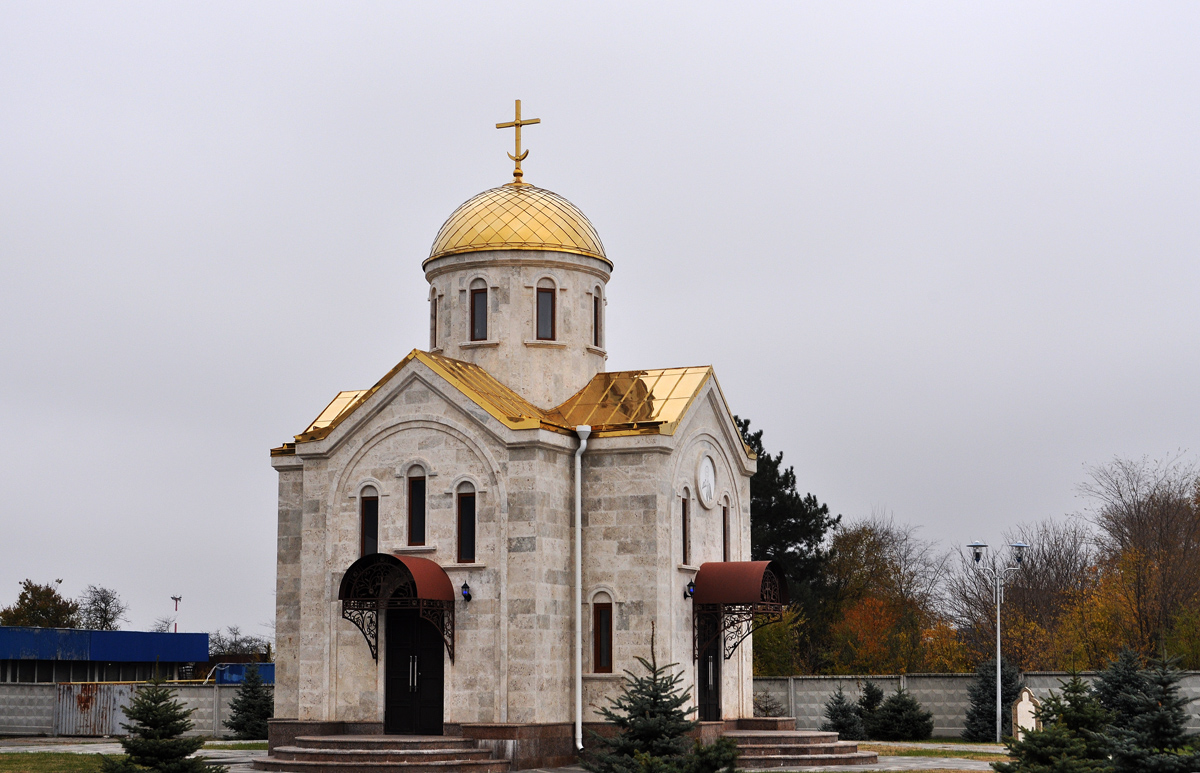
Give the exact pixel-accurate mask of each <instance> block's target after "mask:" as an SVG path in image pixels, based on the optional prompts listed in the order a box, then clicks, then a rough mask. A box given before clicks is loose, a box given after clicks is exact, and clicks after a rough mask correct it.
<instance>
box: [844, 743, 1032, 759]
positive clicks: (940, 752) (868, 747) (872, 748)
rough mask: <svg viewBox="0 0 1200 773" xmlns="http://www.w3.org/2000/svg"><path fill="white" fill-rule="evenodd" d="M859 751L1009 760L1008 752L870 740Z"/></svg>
mask: <svg viewBox="0 0 1200 773" xmlns="http://www.w3.org/2000/svg"><path fill="white" fill-rule="evenodd" d="M858 749H859V751H864V752H875V753H876V754H878V755H879V756H881V757H883V756H888V757H943V758H952V759H956V760H979V761H980V762H1008V761H1009V760H1010V759H1011V758H1010V757H1009V756H1008V755H1007V754H988V753H986V752H972V751H966V750H964V751H958V750H957V749H922V748H920V747H914V746H883V745H880V744H873V743H870V742H859V744H858Z"/></svg>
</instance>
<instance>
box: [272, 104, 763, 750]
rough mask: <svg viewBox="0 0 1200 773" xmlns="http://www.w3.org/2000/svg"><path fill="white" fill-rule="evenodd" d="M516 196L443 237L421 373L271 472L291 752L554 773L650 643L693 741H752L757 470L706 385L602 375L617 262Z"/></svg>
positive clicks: (323, 420)
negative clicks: (731, 736) (338, 745)
mask: <svg viewBox="0 0 1200 773" xmlns="http://www.w3.org/2000/svg"><path fill="white" fill-rule="evenodd" d="M524 123H525V124H528V123H530V122H529V121H526V122H524ZM515 125H516V126H517V128H518V130H519V128H520V125H521V121H520V118H519V113H518V121H517V122H516V124H515ZM518 143H519V139H518ZM517 157H518V158H524V155H522V154H521V152H520V147H519V144H518V152H517ZM522 174H523V173H522V171H521V169H520V162H519V161H518V164H517V170H516V172H515V177H514V179H513V181H512V182H510V183H508V184H506V185H502V186H500V187H498V188H493V189H491V190H487V191H484V192H483V193H480V194H479V195H477V196H475V197H473V198H471V199H469V200H468V201H467V202H466V203H464V204H463V205H462V206H460V207H459V208H458V209H456V210H455V211H454V212H453V213H452V214H451V215H450V217H449V219H448V220H446V222H445V224H444V225H443V226H442V227H441V230H440V231H439V232H438V233H437V236H436V238H435V239H434V241H433V247H432V249H431V251H430V253H429V257H428V258H426V259H425V261H424V262H423V263H422V264H421V267H422V269H423V270H424V272H425V280H426V282H427V283H428V285H429V290H428V293H427V294H426V295H425V296H424V302H426V303H428V304H429V341H428V346H427V348H426V349H424V350H421V349H414V350H413V351H412V352H410V353H409V354H408V355H407V356H405V357H404V358H403V359H401V360H400V362H399V364H397V365H396V366H395V367H394V368H392V369H391V370H390V371H389V372H388V373H386V374H384V375H383V377H382V378H381V379H380V380H379V381H378V382H377V383H376V384H375V385H374V386H371V387H370V388H367V389H361V390H351V391H345V392H341V393H339V394H338V395H337V396H336V397H335V398H334V399H333V401H332V402H331V403H330V404H329V405H328V406H327V407H326V408H325V409H324V410H323V411H321V412H320V415H319V416H318V417H317V418H316V420H314V421H313V422H312V423H311V424H310V425H309V426H308V427H307V428H306V429H305V430H304V431H303V432H302V433H300V434H299V435H296V436H295V442H289V443H285V444H284V445H282V446H280V447H279V448H274V449H271V462H272V465H273V466H274V468H275V469H276V470H277V471H278V474H279V513H278V517H279V538H278V539H279V543H278V544H279V546H278V579H277V602H276V604H277V613H276V614H277V623H276V637H277V650H278V655H277V663H276V687H275V716H276V717H277V718H278V719H277V720H276V721H275V722H274V723H273V725H272V733H273V734H280V733H281V734H282V735H281V736H280V738H282V739H283V740H286V739H287V738H290V737H292V736H295V735H296V734H305V733H324V734H330V733H338V732H345V733H358V734H364V733H381V734H388V735H391V734H422V735H439V734H443V733H445V734H448V735H462V734H464V733H466V734H468V735H470V734H472V733H474V735H475V736H477V737H483V738H488V737H490V738H498V739H508V740H512V739H519V738H524V739H526V740H527V741H529V742H531V743H532V741H534V740H536V741H537V744H534V745H533V746H531V747H529V748H530V749H535V750H534V751H532V752H531V753H530V754H531V755H532V756H529V759H530V760H535V761H537V762H538V763H539V764H558V763H560V762H561V761H563V760H567V759H569V758H571V756H572V755H573V754H574V753H575V750H576V749H577V748H578V746H579V744H580V742H581V741H582V742H584V743H586V738H581V736H580V727H581V724H583V723H591V722H595V721H598V715H597V713H596V708H597V707H598V706H600V705H604V704H605V702H606V701H605V699H606V698H607V697H609V696H613V695H615V694H617V692H618V691H619V690H620V686H621V679H622V671H623V670H624V669H630V670H633V671H640V666H639V665H638V664H637V662H636V660H635V657H636V656H648V655H649V653H650V646H651V626H652V624H653V625H654V627H655V629H656V632H657V635H656V637H655V638H656V647H657V652H656V655H657V657H658V660H659V662H669V663H670V662H673V663H678V664H679V665H680V666H681V667H682V668H683V669H684V672H685V674H686V683H687V687H688V688H689V689H691V691H692V695H693V698H694V700H695V701H696V704H697V707H698V713H699V717H700V718H701V719H704V720H708V721H715V720H729V719H737V718H740V717H750V716H752V713H753V711H752V681H751V677H752V674H751V639H750V637H749V636H748V634H749V633H750V629H751V627H752V626H753V625H755V624H761V623H762V622H764V621H766V620H769V619H772V618H774V617H776V616H777V615H778V613H779V611H780V610H781V609H782V605H783V604H785V603H786V602H787V599H786V583H785V582H782V577H781V576H780V575H779V573H778V570H777V567H775V565H773V564H771V565H768V564H767V563H766V562H750V561H749V559H750V483H749V482H750V476H751V475H752V474H753V473H754V470H755V458H754V455H753V454H752V453H751V452H750V451H749V449H748V448H747V447H746V446H745V444H744V443H743V442H742V438H741V436H740V435H739V433H738V429H737V426H736V424H735V423H734V420H733V417H732V414H731V411H730V408H729V406H728V405H727V404H726V402H725V397H724V395H723V394H722V393H721V388H720V386H719V385H718V383H717V379H716V376H715V374H714V373H713V371H712V368H710V367H672V368H662V369H656V370H631V371H619V372H608V371H605V369H604V365H605V361H606V360H607V358H608V351H607V347H606V340H605V327H606V322H607V318H606V305H607V299H608V280H609V277H610V276H611V274H612V271H613V267H614V264H613V261H612V260H610V259H609V256H608V255H607V254H606V253H605V250H604V246H603V244H602V243H601V241H600V237H599V235H598V234H597V232H596V230H595V228H593V226H592V224H591V223H590V222H589V221H588V219H587V218H586V217H585V216H584V215H583V213H582V212H580V211H579V210H578V209H577V208H576V207H575V206H574V205H572V204H571V203H570V202H569V201H567V200H566V199H564V198H562V197H561V196H559V195H557V194H555V193H552V192H550V191H548V190H544V189H542V188H538V187H535V186H533V185H530V184H528V183H526V182H524V181H523V180H522ZM414 268H415V261H414ZM413 300H414V301H416V298H414V299H413ZM289 728H290V729H289ZM488 733H491V735H488ZM278 742H282V741H279V739H274V740H273V744H277V743H278ZM538 744H540V746H539V745H538ZM538 749H540V751H537V750H538Z"/></svg>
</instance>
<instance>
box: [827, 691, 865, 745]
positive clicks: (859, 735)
mask: <svg viewBox="0 0 1200 773" xmlns="http://www.w3.org/2000/svg"><path fill="white" fill-rule="evenodd" d="M825 720H826V721H825V723H824V724H822V725H821V729H822V730H824V731H825V732H827V733H837V734H838V740H840V741H865V740H867V733H866V731H865V730H864V729H863V721H862V717H860V716H859V715H858V707H857V706H855V705H854V704H853V703H851V702H850V700H849V699H848V698H847V697H846V693H845V691H843V690H842V688H841V687H838V688H837V692H835V693H834V694H833V695H832V696H830V698H829V700H827V701H825Z"/></svg>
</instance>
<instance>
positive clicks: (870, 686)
mask: <svg viewBox="0 0 1200 773" xmlns="http://www.w3.org/2000/svg"><path fill="white" fill-rule="evenodd" d="M881 705H883V690H882V689H880V687H879V685H877V684H875V683H874V682H872V681H871V680H870V679H868V680H867V681H866V682H864V683H863V689H862V695H859V696H858V716H859V717H860V718H861V719H862V723H863V735H864V736H866V737H867V738H874V737H875V736H874V735H872V732H873V729H874V727H875V724H874V723H875V715H876V714H877V713H879V707H880V706H881Z"/></svg>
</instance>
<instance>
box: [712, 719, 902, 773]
mask: <svg viewBox="0 0 1200 773" xmlns="http://www.w3.org/2000/svg"><path fill="white" fill-rule="evenodd" d="M728 724H729V725H736V726H737V727H735V728H734V727H726V729H725V731H724V732H723V733H722V734H723V735H724V736H725V737H726V738H731V739H733V741H734V742H736V743H737V745H738V750H739V751H740V752H741V754H740V755H739V756H738V761H737V766H738V768H740V769H743V770H763V769H769V768H802V767H813V766H817V765H874V764H875V763H877V762H879V756H878V755H877V754H875V752H860V751H859V750H858V744H857V743H854V742H853V741H839V740H838V736H837V733H824V732H820V731H816V730H795V729H788V728H789V727H791V728H794V727H795V724H796V720H794V719H792V718H791V717H779V718H777V719H775V718H773V719H767V718H757V719H741V720H733V721H731V722H729V723H728Z"/></svg>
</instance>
